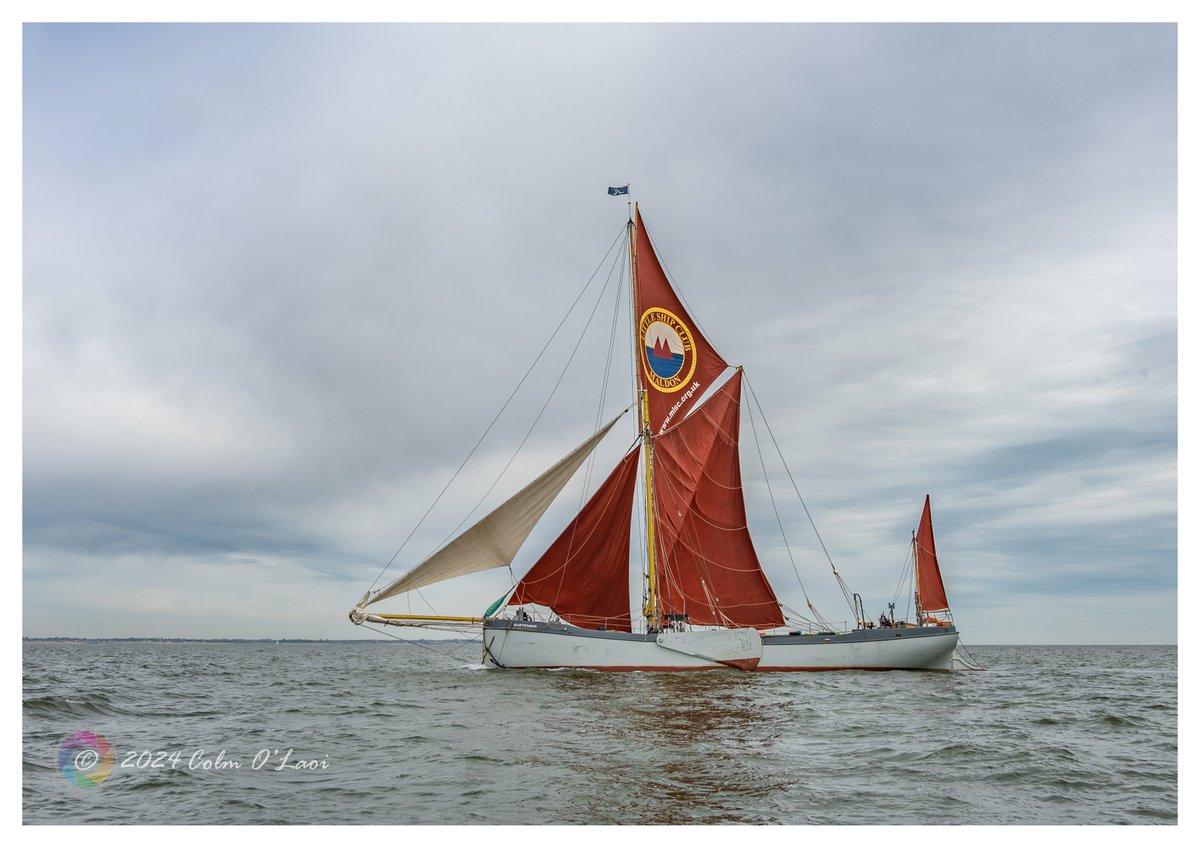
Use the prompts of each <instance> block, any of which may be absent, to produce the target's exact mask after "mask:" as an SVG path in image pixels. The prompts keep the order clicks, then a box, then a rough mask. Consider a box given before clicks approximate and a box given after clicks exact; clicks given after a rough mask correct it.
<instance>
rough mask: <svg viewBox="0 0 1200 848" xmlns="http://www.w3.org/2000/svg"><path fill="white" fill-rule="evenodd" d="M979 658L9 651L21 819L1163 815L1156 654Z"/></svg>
mask: <svg viewBox="0 0 1200 848" xmlns="http://www.w3.org/2000/svg"><path fill="white" fill-rule="evenodd" d="M973 653H974V655H975V656H976V657H977V658H978V659H979V660H980V661H981V662H983V663H984V664H985V665H986V666H987V671H984V672H976V673H958V674H945V673H935V672H830V673H821V674H803V673H781V674H746V673H742V672H736V671H714V672H703V673H690V674H689V673H675V674H661V673H632V674H629V673H626V674H605V673H596V672H581V671H520V672H517V671H500V670H489V669H485V668H483V667H481V666H480V665H479V648H478V644H477V643H438V644H431V645H425V646H420V645H413V644H403V643H399V642H395V641H391V642H360V643H352V642H347V643H334V642H331V643H281V644H273V643H130V642H26V643H25V645H24V693H23V694H24V710H23V711H24V723H23V724H24V726H23V736H24V739H23V747H24V771H23V794H24V820H25V821H26V823H56V824H72V823H102V824H218V823H229V824H360V823H376V824H548V823H553V824H593V823H594V824H623V823H662V824H718V823H745V824H792V825H801V824H889V823H905V824H1117V823H1128V824H1155V823H1161V824H1172V823H1175V822H1176V821H1177V815H1178V795H1177V781H1178V778H1177V775H1178V748H1177V739H1178V712H1177V665H1176V649H1175V648H1174V647H1146V646H1136V647H1119V646H1118V647H1110V646H1088V647H1077V646H1072V647H1059V646H1039V647H979V648H975V649H973ZM105 764H107V766H106V765H105Z"/></svg>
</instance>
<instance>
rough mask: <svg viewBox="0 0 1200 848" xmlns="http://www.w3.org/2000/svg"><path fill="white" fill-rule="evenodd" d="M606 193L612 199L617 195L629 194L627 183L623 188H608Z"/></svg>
mask: <svg viewBox="0 0 1200 848" xmlns="http://www.w3.org/2000/svg"><path fill="white" fill-rule="evenodd" d="M608 193H609V194H610V195H612V196H613V197H616V196H617V195H618V194H629V183H625V185H623V186H609V187H608Z"/></svg>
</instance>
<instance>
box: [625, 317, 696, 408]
mask: <svg viewBox="0 0 1200 848" xmlns="http://www.w3.org/2000/svg"><path fill="white" fill-rule="evenodd" d="M638 337H639V338H640V339H641V340H642V350H644V351H645V359H644V360H643V362H642V365H643V366H644V368H645V372H646V379H647V380H648V381H649V382H650V383H651V384H652V385H653V386H654V387H655V388H656V389H658V390H659V391H660V392H677V391H679V390H680V389H682V388H683V387H684V386H685V385H687V382H688V381H689V380H690V379H691V378H692V373H693V372H694V371H695V370H696V344H695V342H694V341H693V340H692V331H691V330H689V329H688V327H687V325H686V324H684V323H683V322H682V321H680V320H679V316H677V315H676V314H675V313H674V312H670V311H668V310H666V309H659V308H657V307H654V308H651V309H647V310H646V311H645V312H643V313H642V318H641V320H640V321H638Z"/></svg>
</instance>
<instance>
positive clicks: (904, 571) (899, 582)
mask: <svg viewBox="0 0 1200 848" xmlns="http://www.w3.org/2000/svg"><path fill="white" fill-rule="evenodd" d="M905 548H906V549H907V551H908V553H906V554H905V556H904V565H903V566H902V567H901V569H900V576H899V577H898V578H897V579H896V591H895V592H893V593H892V603H896V602H897V601H899V600H900V592H901V591H903V589H904V579H905V578H906V577H908V574H909V570H910V569H909V561H910V560H912V558H913V556H912V542H909V543H908V544H906V545H905ZM913 565H914V567H915V565H916V563H914V564H913Z"/></svg>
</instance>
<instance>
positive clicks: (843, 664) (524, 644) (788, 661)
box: [483, 620, 958, 671]
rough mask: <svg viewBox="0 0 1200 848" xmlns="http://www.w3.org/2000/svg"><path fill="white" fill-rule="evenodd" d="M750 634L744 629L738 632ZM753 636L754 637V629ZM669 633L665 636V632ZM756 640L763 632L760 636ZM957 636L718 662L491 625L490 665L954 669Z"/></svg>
mask: <svg viewBox="0 0 1200 848" xmlns="http://www.w3.org/2000/svg"><path fill="white" fill-rule="evenodd" d="M732 632H734V633H739V634H741V633H744V632H745V631H732ZM751 632H752V633H753V631H751ZM663 635H665V634H663ZM754 635H755V636H757V634H756V633H755V634H754ZM957 644H958V632H957V631H956V630H955V629H954V628H952V627H944V628H943V627H936V628H908V629H905V628H900V629H886V630H885V629H879V630H859V631H855V632H853V633H847V634H840V635H836V636H767V637H763V638H762V639H761V651H760V652H759V651H755V652H753V653H759V654H760V655H759V656H758V658H757V663H752V662H745V661H743V660H735V661H728V662H719V661H714V660H712V659H706V658H705V657H703V656H697V655H695V654H694V653H692V652H691V651H690V649H684V650H680V648H679V647H678V646H676V647H674V648H672V647H668V646H665V645H670V642H669V641H667V642H664V640H663V639H661V638H658V637H655V636H654V635H644V634H631V633H618V632H611V631H609V632H606V631H594V630H583V629H580V628H577V627H572V626H570V625H565V624H549V625H547V624H541V623H534V622H513V621H507V620H495V621H489V622H487V623H486V624H485V625H484V630H483V661H484V663H485V664H487V665H491V666H495V667H500V668H585V669H595V670H601V671H706V670H714V669H722V668H741V669H743V670H747V671H748V670H751V669H753V670H755V671H835V670H843V669H864V670H872V671H884V670H894V669H926V670H936V671H951V670H953V668H954V663H953V657H954V649H955V647H956V646H957Z"/></svg>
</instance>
